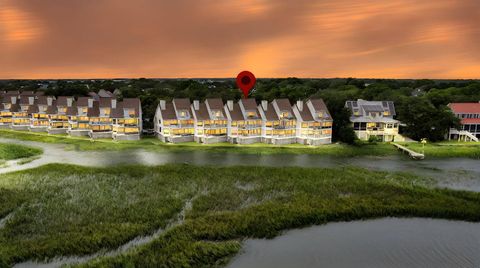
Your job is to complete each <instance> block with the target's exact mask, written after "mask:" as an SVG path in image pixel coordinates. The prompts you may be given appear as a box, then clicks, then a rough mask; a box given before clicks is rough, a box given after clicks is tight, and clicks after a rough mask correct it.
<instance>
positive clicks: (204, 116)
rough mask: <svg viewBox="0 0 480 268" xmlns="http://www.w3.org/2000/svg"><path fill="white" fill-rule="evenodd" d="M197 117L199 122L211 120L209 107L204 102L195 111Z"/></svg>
mask: <svg viewBox="0 0 480 268" xmlns="http://www.w3.org/2000/svg"><path fill="white" fill-rule="evenodd" d="M193 112H194V113H195V117H196V118H197V120H210V115H209V114H208V110H207V105H206V104H205V103H204V102H202V103H200V104H199V105H198V110H195V108H194V109H193Z"/></svg>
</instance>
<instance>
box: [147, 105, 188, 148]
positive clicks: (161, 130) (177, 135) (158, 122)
mask: <svg viewBox="0 0 480 268" xmlns="http://www.w3.org/2000/svg"><path fill="white" fill-rule="evenodd" d="M154 126H155V133H156V135H157V137H158V138H159V139H160V140H161V141H163V142H172V143H178V142H190V141H194V134H195V125H194V117H193V114H192V108H191V103H190V100H189V99H173V100H172V101H165V100H160V102H159V104H158V106H157V109H156V111H155V117H154Z"/></svg>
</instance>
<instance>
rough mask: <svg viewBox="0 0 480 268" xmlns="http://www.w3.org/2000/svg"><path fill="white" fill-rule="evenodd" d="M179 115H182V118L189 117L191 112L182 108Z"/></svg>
mask: <svg viewBox="0 0 480 268" xmlns="http://www.w3.org/2000/svg"><path fill="white" fill-rule="evenodd" d="M178 116H179V117H182V118H186V117H189V113H188V111H187V110H180V111H179V112H178Z"/></svg>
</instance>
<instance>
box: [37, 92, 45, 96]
mask: <svg viewBox="0 0 480 268" xmlns="http://www.w3.org/2000/svg"><path fill="white" fill-rule="evenodd" d="M43 95H45V91H37V92H35V96H43Z"/></svg>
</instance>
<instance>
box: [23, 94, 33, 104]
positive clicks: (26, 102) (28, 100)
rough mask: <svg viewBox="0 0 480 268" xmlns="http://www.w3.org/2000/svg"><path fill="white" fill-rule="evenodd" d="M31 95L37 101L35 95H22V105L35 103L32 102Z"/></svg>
mask: <svg viewBox="0 0 480 268" xmlns="http://www.w3.org/2000/svg"><path fill="white" fill-rule="evenodd" d="M30 97H33V101H34V102H35V96H33V95H23V96H21V97H20V101H19V103H20V104H21V105H33V103H30Z"/></svg>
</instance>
